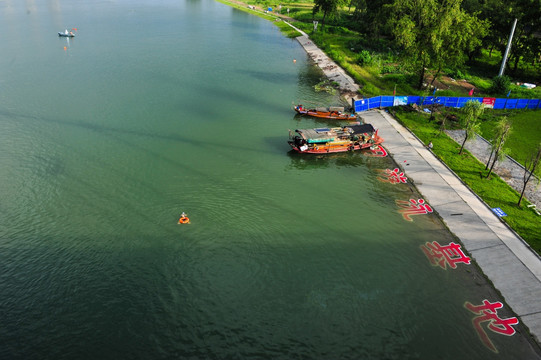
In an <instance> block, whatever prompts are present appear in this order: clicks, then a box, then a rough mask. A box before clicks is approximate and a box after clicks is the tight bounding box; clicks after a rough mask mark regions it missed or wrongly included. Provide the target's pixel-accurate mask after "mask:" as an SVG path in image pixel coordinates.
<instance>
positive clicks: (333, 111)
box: [295, 105, 357, 120]
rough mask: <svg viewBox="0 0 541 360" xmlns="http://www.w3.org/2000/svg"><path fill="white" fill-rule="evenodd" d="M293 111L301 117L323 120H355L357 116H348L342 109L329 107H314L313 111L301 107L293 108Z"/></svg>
mask: <svg viewBox="0 0 541 360" xmlns="http://www.w3.org/2000/svg"><path fill="white" fill-rule="evenodd" d="M295 111H296V112H297V113H299V114H301V115H308V116H314V117H318V118H325V119H336V120H356V119H357V115H355V114H348V113H346V112H344V108H343V107H340V106H331V107H328V108H327V107H316V108H313V109H307V108H305V107H303V106H302V105H297V106H295Z"/></svg>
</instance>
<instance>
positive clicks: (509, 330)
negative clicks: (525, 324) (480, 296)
mask: <svg viewBox="0 0 541 360" xmlns="http://www.w3.org/2000/svg"><path fill="white" fill-rule="evenodd" d="M464 307H465V308H466V309H468V310H469V311H471V312H472V313H474V314H475V315H477V316H476V317H475V318H473V320H472V323H473V327H474V328H475V331H477V334H478V335H479V338H480V339H481V341H482V342H483V344H484V345H485V346H486V347H487V348H489V349H490V350H492V351H493V352H495V353H497V352H498V349H496V347H495V346H494V344H493V343H492V341H491V340H490V338H489V337H488V334H487V333H486V331H485V329H484V328H483V327H482V326H481V324H482V323H487V326H486V328H487V329H488V330H490V331H492V332H494V333H498V334H502V335H506V336H511V335H514V334H515V332H516V331H515V329H514V328H513V327H512V325H516V324H518V319H517V318H516V317H511V318H507V319H502V318H500V317H499V316H498V312H497V309H500V308H502V307H503V304H502V303H501V302H499V301H496V302H494V303H491V302H490V301H488V300H486V299H485V300H483V304H482V305H473V304H472V303H470V302H466V303H464Z"/></svg>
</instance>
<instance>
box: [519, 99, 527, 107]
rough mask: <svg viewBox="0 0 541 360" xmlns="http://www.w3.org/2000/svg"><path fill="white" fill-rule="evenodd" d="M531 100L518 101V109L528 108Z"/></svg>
mask: <svg viewBox="0 0 541 360" xmlns="http://www.w3.org/2000/svg"><path fill="white" fill-rule="evenodd" d="M528 101H529V99H518V101H517V109H525V108H526V106H528Z"/></svg>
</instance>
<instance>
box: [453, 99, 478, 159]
mask: <svg viewBox="0 0 541 360" xmlns="http://www.w3.org/2000/svg"><path fill="white" fill-rule="evenodd" d="M483 109H484V107H483V104H481V103H480V102H479V101H475V100H470V101H468V102H467V103H466V105H464V107H463V108H462V116H461V118H460V123H461V125H462V127H463V129H464V131H465V134H464V141H463V142H462V146H461V147H460V151H459V152H458V153H459V154H462V151H463V150H464V145H465V144H466V141H468V140H470V139H472V138H473V137H474V136H475V133H476V132H478V131H479V125H480V122H479V117H480V116H481V114H482V113H483Z"/></svg>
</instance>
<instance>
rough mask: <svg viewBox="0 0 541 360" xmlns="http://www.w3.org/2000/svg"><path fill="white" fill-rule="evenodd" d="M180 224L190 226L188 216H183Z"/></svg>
mask: <svg viewBox="0 0 541 360" xmlns="http://www.w3.org/2000/svg"><path fill="white" fill-rule="evenodd" d="M178 223H179V224H189V223H190V218H189V217H187V216H185V215H184V216H181V217H180V219H178Z"/></svg>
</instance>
